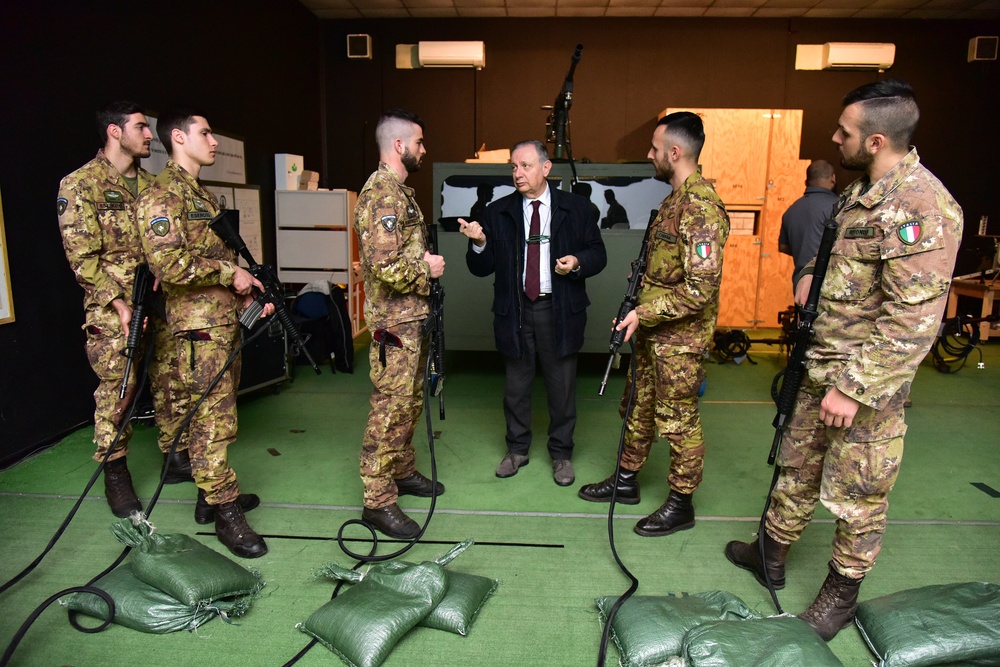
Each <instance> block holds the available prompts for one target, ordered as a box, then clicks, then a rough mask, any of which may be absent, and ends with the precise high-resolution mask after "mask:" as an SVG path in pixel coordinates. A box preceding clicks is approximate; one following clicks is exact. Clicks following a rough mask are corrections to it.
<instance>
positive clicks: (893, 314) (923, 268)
mask: <svg viewBox="0 0 1000 667" xmlns="http://www.w3.org/2000/svg"><path fill="white" fill-rule="evenodd" d="M914 223H915V224H916V225H918V226H919V227H918V228H919V229H921V231H922V233H921V236H920V239H919V240H918V241H917V242H912V243H911V242H910V240H909V239H911V238H912V231H911V230H912V229H913V225H914ZM955 224H956V223H955V221H954V220H949V219H947V218H945V217H943V216H941V215H940V214H938V215H933V216H930V217H923V218H918V219H916V220H910V221H904V222H902V223H899V224H898V225H896V226H895V227H894V228H892V229H891V230H890V231H889V233H887V234H886V237H885V239H884V241H883V243H882V247H881V255H882V259H883V260H884V261H883V266H882V276H881V289H882V291H883V292H884V293H885V295H886V300H885V301H884V302H883V303H882V306H881V310H880V312H879V313H878V315H877V319H876V320H875V322H874V327H873V330H872V334H871V335H870V336H868V337H867V339H866V340H865V341H864V342H863V344H862V345H861V348H860V350H859V351H858V353H857V354H855V355H854V356H853V357H852V358H851V359H850V360H849V361H848V363H847V366H846V367H845V369H844V371H843V373H842V374H841V376H840V378H839V379H838V380H837V383H836V386H837V389H839V390H840V391H841V392H843V393H844V394H846V395H847V396H851V397H852V398H855V399H856V400H858V401H859V402H861V403H864V404H865V405H868V406H870V407H872V408H875V409H876V410H878V409H881V408H882V407H884V406H885V404H886V403H887V402H888V401H889V399H890V398H892V396H893V395H894V394H895V393H896V392H897V391H899V388H900V387H901V386H902V384H903V383H904V382H908V381H910V380H911V379H912V378H913V375H914V373H916V369H917V366H919V365H920V362H921V361H922V360H923V358H924V357H925V356H926V355H927V351H928V350H929V349H930V346H931V344H932V343H933V342H934V338H935V337H936V336H937V331H938V325H939V324H940V322H941V314H942V313H943V312H944V308H945V305H946V302H947V299H948V288H949V285H950V284H951V274H952V269H953V268H954V264H955V251H956V249H955V248H954V246H955V245H956V243H955V240H954V238H952V237H953V236H954V233H953V229H954V227H955ZM958 228H959V229H960V228H961V227H960V223H959V227H958Z"/></svg>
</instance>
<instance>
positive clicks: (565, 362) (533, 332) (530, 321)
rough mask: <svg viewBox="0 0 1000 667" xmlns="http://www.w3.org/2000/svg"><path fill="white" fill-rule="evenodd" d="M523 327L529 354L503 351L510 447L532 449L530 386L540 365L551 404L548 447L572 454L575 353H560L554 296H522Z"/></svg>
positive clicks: (559, 454)
mask: <svg viewBox="0 0 1000 667" xmlns="http://www.w3.org/2000/svg"><path fill="white" fill-rule="evenodd" d="M523 298H524V301H523V304H524V312H523V326H522V333H523V336H524V354H523V355H522V357H521V358H520V359H511V358H509V357H504V358H503V360H504V365H505V367H506V385H505V386H504V395H503V412H504V418H505V419H506V420H507V449H508V450H510V452H511V453H512V454H520V455H522V456H527V455H528V448H529V447H530V445H531V386H532V384H533V381H534V379H535V371H536V363H535V362H536V359H537V361H538V364H537V367H540V368H541V371H542V377H543V378H544V379H545V394H546V396H547V397H548V408H549V438H548V449H549V454H550V455H551V456H552V459H553V460H559V459H567V460H568V459H569V458H570V457H571V456H572V454H573V430H574V429H575V428H576V357H577V355H576V354H570V355H568V356H565V357H558V356H556V351H555V334H554V332H553V323H552V300H551V299H545V300H540V301H535V302H531V301H529V300H528V299H527V297H523Z"/></svg>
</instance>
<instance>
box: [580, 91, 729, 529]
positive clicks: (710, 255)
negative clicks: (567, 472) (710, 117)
mask: <svg viewBox="0 0 1000 667" xmlns="http://www.w3.org/2000/svg"><path fill="white" fill-rule="evenodd" d="M704 143H705V130H704V126H703V124H702V121H701V118H699V117H698V115H697V114H694V113H691V112H688V111H681V112H677V113H672V114H669V115H667V116H665V117H664V118H662V119H661V120H660V122H659V124H658V125H657V127H656V130H655V131H654V133H653V140H652V144H653V147H652V149H650V151H649V155H648V157H649V158H650V159H651V160H652V161H653V166H654V167H655V168H656V175H657V178H659V179H660V180H666V181H669V182H670V185H671V186H672V187H673V190H672V191H671V193H670V195H669V196H667V198H666V199H664V200H663V203H662V204H661V205H660V210H659V212H658V213H657V216H656V218H655V220H653V222H652V227H651V229H650V230H649V237H648V239H649V240H648V243H649V246H648V256H647V262H646V273H645V275H644V277H643V282H642V288H641V289H640V291H639V300H638V304H637V305H636V308H635V310H633V311H632V312H631V313H629V315H628V316H627V317H625V318H624V319H623V320H622V321H621V322H619V323H617V325H616V328H617V329H619V330H625V332H626V340H628V338H630V337H631V336H632V334H633V333H635V337H636V339H635V349H636V352H635V357H636V358H635V364H636V371H635V373H636V375H635V396H634V399H633V400H634V406H633V407H632V411H631V413H629V412H628V410H627V406H628V403H629V400H630V396H631V389H632V387H631V378H630V379H629V384H628V385H626V387H625V393H624V395H623V397H622V403H621V408H620V413H621V415H622V417H623V418H624V419H626V424H625V428H626V431H625V452H624V455H623V456H622V460H621V462H620V464H621V474H620V475H619V477H618V488H617V495H616V497H617V500H618V501H619V502H623V503H627V504H635V503H638V502H639V484H638V480H637V476H638V471H639V470H641V469H642V466H643V465H644V464H645V463H646V459H647V457H648V456H649V450H650V447H651V446H652V444H653V442H654V441H655V440H656V437H657V436H660V437H663V438H666V439H667V440H668V441H669V442H670V475H669V477H668V480H667V481H668V483H669V485H670V493H669V495H668V497H667V500H666V502H664V503H663V505H662V506H661V507H660V508H659V509H658V510H657V511H656V512H654V513H653V514H650V515H649V516H647V517H645V518H643V519H640V520H639V522H638V523H636V525H635V532H636V533H638V534H639V535H644V536H648V537H655V536H661V535H670V534H672V533H675V532H677V531H679V530H687V529H689V528H692V527H693V526H694V508H693V507H692V505H691V496H692V494H693V493H694V490H695V489H696V488H698V485H699V484H700V483H701V477H702V466H703V462H704V458H705V441H704V438H703V436H702V429H701V417H700V416H699V414H698V388H699V387H700V386H701V382H702V379H704V377H705V369H704V359H705V352H706V351H707V350H708V349H709V345H710V343H711V342H712V334H713V332H714V330H715V320H716V317H717V316H718V314H719V284H720V282H721V281H722V251H723V247H724V246H725V244H726V238H727V237H728V236H729V216H728V215H727V213H726V209H725V207H724V206H723V204H722V200H721V199H719V196H718V195H717V194H716V192H715V189H714V188H713V187H712V184H711V183H709V182H708V181H707V180H706V179H705V178H704V177H703V176H702V175H701V170H700V169H699V168H698V157H699V155H700V154H701V148H702V146H703V145H704ZM615 477H616V476H615V475H614V474H612V475H611V476H610V477H608V478H607V479H605V480H603V481H601V482H597V483H595V484H588V485H586V486H584V487H583V488H581V489H580V492H579V495H580V497H581V498H583V499H584V500H589V501H591V502H608V501H610V500H611V495H612V492H613V491H614V490H615Z"/></svg>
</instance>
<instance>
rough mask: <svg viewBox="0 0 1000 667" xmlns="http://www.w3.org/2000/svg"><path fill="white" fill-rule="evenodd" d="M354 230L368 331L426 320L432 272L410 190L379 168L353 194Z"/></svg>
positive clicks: (420, 219) (387, 170) (424, 232)
mask: <svg viewBox="0 0 1000 667" xmlns="http://www.w3.org/2000/svg"><path fill="white" fill-rule="evenodd" d="M354 231H355V232H356V233H357V235H358V253H359V255H360V258H361V266H362V267H363V269H364V274H365V321H366V322H368V327H369V328H370V329H372V330H375V329H384V328H387V327H391V326H393V325H396V324H401V323H403V322H414V321H417V320H422V319H425V318H426V317H427V314H428V312H429V310H430V304H429V301H428V298H427V297H428V295H429V294H430V285H431V283H430V279H431V272H430V267H429V266H428V265H427V262H425V261H424V260H423V257H424V252H426V251H427V228H426V227H425V226H424V216H423V214H421V212H420V207H419V206H417V202H416V201H414V199H413V188H410V187H407V186H405V185H403V184H402V183H400V182H399V178H397V177H396V172H394V171H393V170H392V168H391V167H389V166H388V165H386V164H384V163H382V164H379V167H378V170H377V171H375V172H374V173H373V174H372V175H371V176H370V177H369V178H368V182H367V183H365V186H364V187H363V188H362V189H361V192H360V194H359V195H358V203H357V205H356V206H355V207H354Z"/></svg>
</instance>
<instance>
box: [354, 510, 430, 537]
mask: <svg viewBox="0 0 1000 667" xmlns="http://www.w3.org/2000/svg"><path fill="white" fill-rule="evenodd" d="M361 518H362V519H364V520H365V521H367V522H368V523H370V524H371V525H373V526H375V527H376V528H378V529H379V530H380V531H382V532H383V533H384V534H386V535H388V536H389V537H395V538H397V539H400V540H410V539H413V538H414V537H416V536H417V535H419V534H420V524H418V523H417V522H416V521H414V520H413V519H411V518H410V517H408V516H406V514H405V513H404V512H403V510H401V509H399V505H397V504H396V503H393V504H392V505H386V506H385V507H380V508H378V509H375V510H373V509H369V508H367V507H366V508H364V509H363V510H362V511H361Z"/></svg>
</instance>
